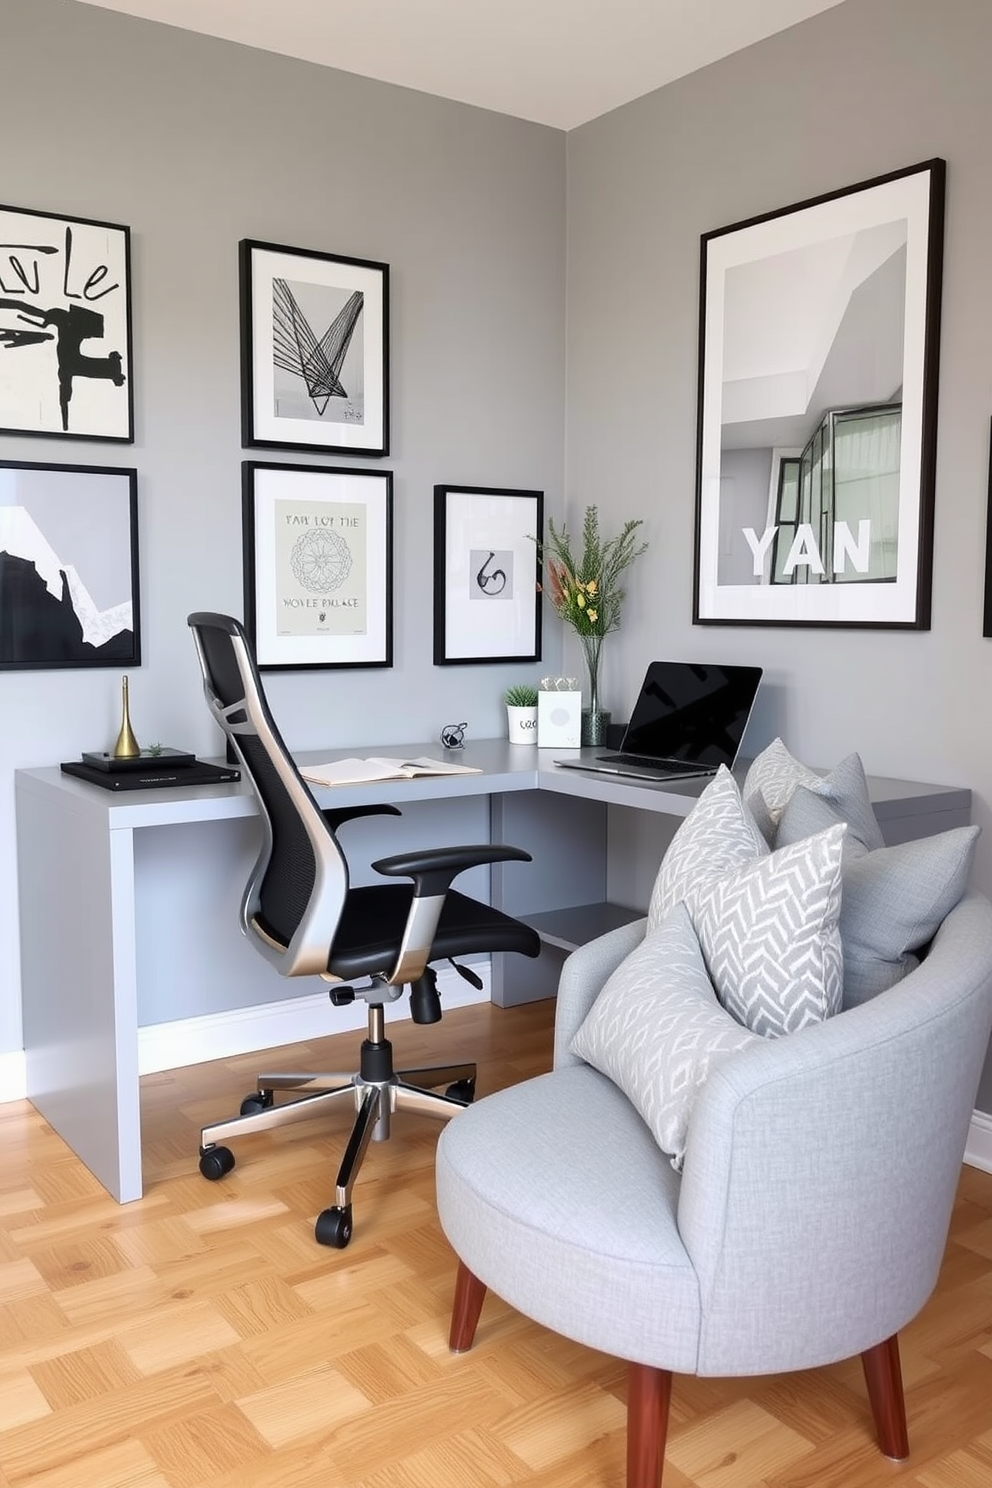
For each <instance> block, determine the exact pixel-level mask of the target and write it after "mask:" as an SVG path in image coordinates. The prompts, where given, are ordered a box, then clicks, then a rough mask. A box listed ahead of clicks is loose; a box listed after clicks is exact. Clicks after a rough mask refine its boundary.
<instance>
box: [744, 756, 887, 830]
mask: <svg viewBox="0 0 992 1488" xmlns="http://www.w3.org/2000/svg"><path fill="white" fill-rule="evenodd" d="M799 791H803V792H805V793H806V795H807V798H808V797H809V796H810V795H812V796H814V797H823V798H825V799H826V800H829V801H832V802H833V804H834V806H835V807H836V810H837V815H838V817H839V819H840V820H841V821H845V822H847V824H848V829H849V830H848V844H847V847H846V849H845V852H846V853H847V854H850V853H851V852H852V851H853V850H854V849H855V848H856V847H857V846H858V845H860V846H862V847H863V848H864V849H865V850H866V851H867V852H873V851H874V850H875V848H877V847H882V846H884V840H885V839H884V838H883V836H882V829H881V827H880V826H879V825H878V819H877V817H876V816H875V811H874V808H873V807H872V804H871V795H870V793H869V790H868V781H867V779H866V778H865V770H864V765H863V764H862V763H861V756H860V755H858V754H849V755H846V756H845V758H844V759H842V760H841V762H840V764H839V765H835V766H834V768H833V769H832V770H831V771H830V772H829V774H826V775H819V774H818V773H817V772H816V771H815V770H811V769H810V768H809V767H808V766H807V765H803V764H800V762H799V761H798V760H797V759H793V757H792V755H791V754H790V753H789V751H788V750H787V749H786V747H785V745H784V744H783V743H782V741H781V739H776V740H774V742H773V743H772V744H769V746H768V748H767V749H766V750H764V751H763V752H762V753H761V754H759V755H758V757H757V759H756V760H754V762H753V763H752V765H751V767H750V769H749V770H748V773H747V775H746V776H745V778H744V790H743V796H744V799H745V801H746V802H747V804H748V807H749V808H750V809H751V812H752V814H753V816H754V817H755V819H756V820H757V822H758V825H759V827H760V829H761V831H762V832H763V834H764V836H765V838H766V840H767V842H768V843H769V845H770V846H771V847H786V846H788V845H789V843H791V842H797V841H799V839H800V838H801V837H810V836H812V834H813V832H815V831H822V830H823V829H824V828H825V827H826V826H829V824H830V823H829V822H828V821H823V822H821V825H820V826H811V827H810V829H809V830H808V831H804V830H801V823H800V822H799V821H798V819H797V817H796V815H795V813H794V814H793V819H792V824H791V825H789V826H785V829H784V835H783V824H784V823H785V820H786V817H787V816H788V813H789V810H790V807H792V806H793V802H794V798H795V795H796V794H797V792H799Z"/></svg>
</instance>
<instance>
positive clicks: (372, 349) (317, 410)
mask: <svg viewBox="0 0 992 1488" xmlns="http://www.w3.org/2000/svg"><path fill="white" fill-rule="evenodd" d="M239 253H240V257H239V263H240V291H241V424H242V441H243V443H244V444H245V445H246V446H247V447H248V448H265V449H283V450H317V451H321V452H322V453H324V454H331V455H365V456H381V455H386V454H388V452H389V265H388V264H384V263H377V262H375V261H374V260H371V259H363V258H346V257H344V256H343V255H341V254H336V253H319V252H313V251H311V250H309V249H306V248H289V247H284V246H280V245H279V244H276V243H260V242H257V241H255V240H254V239H249V238H245V239H244V240H243V241H242V242H241V244H240V250H239Z"/></svg>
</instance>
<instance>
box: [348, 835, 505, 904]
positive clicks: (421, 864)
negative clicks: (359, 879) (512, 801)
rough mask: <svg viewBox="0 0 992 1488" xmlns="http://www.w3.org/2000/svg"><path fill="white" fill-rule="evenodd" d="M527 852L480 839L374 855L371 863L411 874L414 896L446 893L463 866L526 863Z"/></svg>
mask: <svg viewBox="0 0 992 1488" xmlns="http://www.w3.org/2000/svg"><path fill="white" fill-rule="evenodd" d="M530 861H531V855H530V853H528V852H524V850H523V848H520V847H505V846H504V845H503V844H502V843H498V842H497V843H492V842H480V843H476V844H475V845H474V846H468V847H429V848H421V849H418V850H417V851H416V852H406V853H394V854H392V856H390V857H388V858H378V859H377V860H376V862H374V863H373V864H372V867H373V868H374V869H375V871H376V872H377V873H384V874H386V875H388V876H392V877H395V878H412V879H413V883H414V889H413V893H414V897H415V898H417V899H420V898H426V897H430V896H433V895H436V894H446V893H447V891H448V889H449V888H450V887H451V881H452V879H454V878H456V877H457V876H458V874H459V873H463V872H464V871H465V869H466V868H478V867H479V866H480V865H481V864H483V863H511V862H518V863H529V862H530Z"/></svg>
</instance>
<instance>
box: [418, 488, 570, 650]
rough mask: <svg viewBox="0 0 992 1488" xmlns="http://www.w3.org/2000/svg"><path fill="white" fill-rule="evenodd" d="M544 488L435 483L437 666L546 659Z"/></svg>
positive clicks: (435, 623) (435, 647)
mask: <svg viewBox="0 0 992 1488" xmlns="http://www.w3.org/2000/svg"><path fill="white" fill-rule="evenodd" d="M543 531H544V493H543V491H521V490H508V489H506V488H503V487H494V486H435V487H434V664H435V666H467V665H469V664H473V663H477V662H506V661H539V660H540V658H541V593H540V571H541V569H540V557H539V549H538V546H537V544H538V542H539V541H540V538H541V534H542V533H543Z"/></svg>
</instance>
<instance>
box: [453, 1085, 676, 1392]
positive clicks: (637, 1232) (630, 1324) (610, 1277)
mask: <svg viewBox="0 0 992 1488" xmlns="http://www.w3.org/2000/svg"><path fill="white" fill-rule="evenodd" d="M678 1185H679V1179H678V1176H677V1175H676V1173H675V1172H674V1171H673V1169H672V1167H671V1165H670V1164H669V1162H668V1159H667V1158H666V1157H665V1155H664V1153H663V1152H661V1150H660V1149H659V1147H658V1145H657V1143H656V1142H655V1140H654V1138H653V1137H652V1135H651V1133H650V1132H649V1131H648V1129H647V1127H646V1126H645V1125H644V1123H643V1121H642V1120H641V1118H640V1117H639V1116H638V1115H637V1113H636V1111H635V1110H634V1108H633V1106H632V1105H631V1104H630V1102H629V1101H628V1100H627V1098H626V1097H625V1096H624V1095H623V1094H622V1093H621V1092H620V1091H619V1090H618V1089H617V1088H616V1086H615V1085H614V1084H613V1083H612V1082H611V1081H609V1080H607V1079H606V1078H605V1076H603V1075H600V1074H599V1073H597V1071H596V1070H593V1069H590V1068H589V1067H588V1065H578V1066H575V1067H573V1068H571V1069H563V1070H556V1071H554V1073H552V1074H550V1075H541V1076H539V1077H538V1078H537V1079H534V1080H527V1081H524V1082H523V1084H520V1085H514V1086H511V1087H510V1088H509V1089H508V1090H502V1091H498V1092H497V1093H496V1094H495V1095H491V1096H487V1097H486V1098H485V1099H483V1100H480V1101H477V1102H476V1104H475V1105H474V1106H470V1107H468V1108H467V1109H466V1110H465V1111H462V1112H460V1113H459V1115H458V1116H456V1117H455V1119H454V1120H453V1121H450V1122H449V1123H448V1125H447V1126H446V1127H445V1128H444V1130H443V1131H442V1133H441V1136H440V1138H439V1139H438V1146H437V1203H438V1214H439V1216H440V1220H441V1227H442V1229H443V1230H444V1232H445V1234H446V1235H447V1237H448V1239H449V1240H450V1242H451V1245H452V1248H453V1249H454V1251H455V1253H456V1255H458V1256H460V1257H461V1258H462V1260H464V1261H465V1263H466V1265H467V1266H468V1267H469V1269H470V1270H471V1271H472V1272H473V1273H474V1274H475V1275H476V1276H478V1277H479V1279H480V1280H481V1281H484V1282H485V1283H486V1285H487V1286H489V1287H492V1289H493V1291H494V1292H496V1293H497V1295H498V1296H500V1297H503V1298H505V1299H506V1300H507V1301H508V1302H511V1303H512V1304H513V1306H514V1307H517V1308H519V1310H520V1311H521V1312H523V1313H526V1315H527V1316H528V1317H532V1318H534V1319H535V1320H536V1321H537V1322H539V1323H543V1324H544V1325H545V1326H546V1327H548V1328H553V1329H554V1330H555V1331H556V1332H557V1333H561V1334H563V1335H564V1336H565V1337H566V1338H574V1339H576V1340H577V1341H578V1342H579V1343H587V1344H590V1345H592V1347H593V1348H599V1349H605V1350H606V1351H607V1352H608V1353H611V1354H616V1355H618V1356H619V1357H620V1358H624V1359H635V1360H638V1361H640V1362H641V1363H651V1362H656V1361H657V1360H658V1359H659V1358H664V1359H667V1360H670V1361H672V1363H671V1367H672V1368H674V1369H679V1370H684V1371H687V1372H690V1373H691V1372H692V1371H693V1370H694V1369H695V1366H696V1341H697V1338H698V1336H699V1294H698V1288H697V1285H696V1275H695V1272H694V1271H693V1269H692V1267H691V1265H690V1264H689V1261H688V1257H687V1256H686V1253H685V1249H684V1247H683V1245H682V1241H681V1240H680V1238H679V1234H678V1229H677V1227H676V1223H675V1212H676V1208H677V1204H678Z"/></svg>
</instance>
